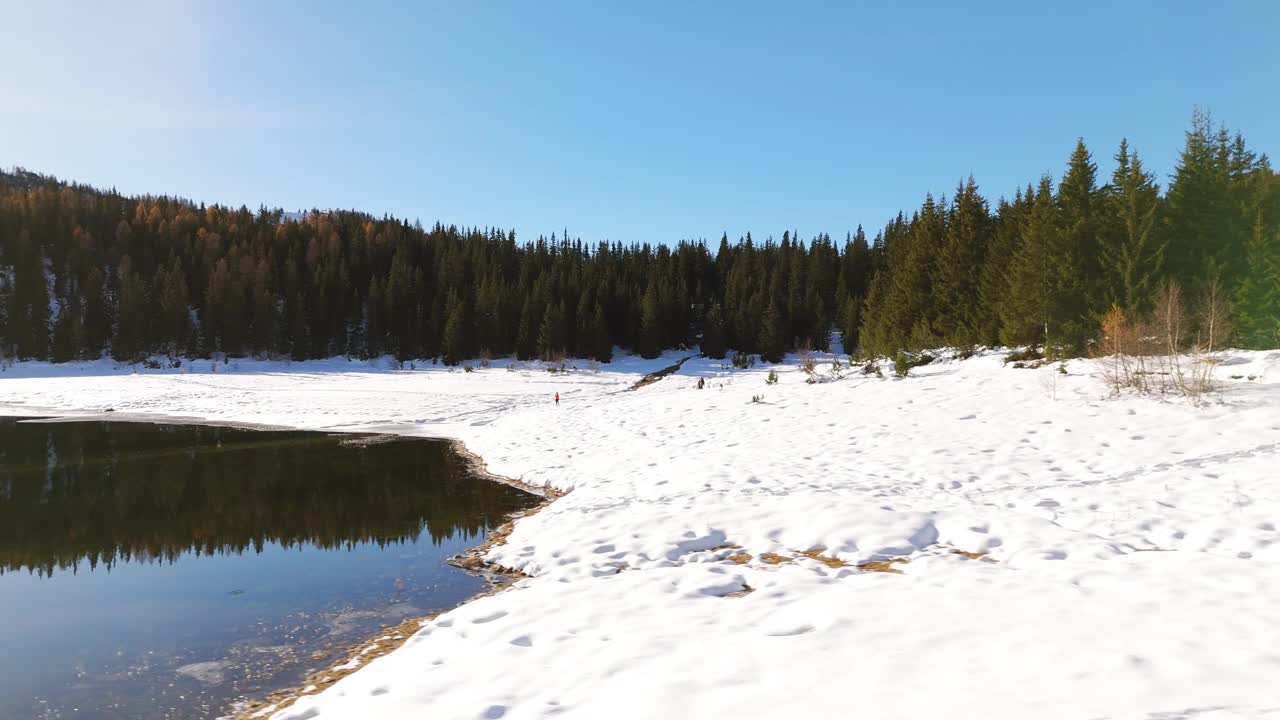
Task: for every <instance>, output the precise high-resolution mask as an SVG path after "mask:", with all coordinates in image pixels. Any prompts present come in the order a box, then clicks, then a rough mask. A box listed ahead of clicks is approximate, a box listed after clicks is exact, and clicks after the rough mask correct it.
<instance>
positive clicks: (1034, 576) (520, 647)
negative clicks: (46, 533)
mask: <svg viewBox="0 0 1280 720" xmlns="http://www.w3.org/2000/svg"><path fill="white" fill-rule="evenodd" d="M684 356H685V354H684V353H670V354H668V355H666V356H664V357H663V358H660V359H658V360H651V361H646V360H639V359H635V358H623V359H620V360H619V361H618V362H615V363H613V364H610V365H605V366H602V367H601V368H600V370H599V371H598V372H592V371H589V370H588V369H587V368H586V363H578V365H579V367H580V368H581V369H579V370H577V371H572V372H570V373H568V374H552V373H549V372H547V371H546V370H545V369H544V368H542V367H541V366H540V365H538V364H529V365H522V366H520V367H518V368H516V369H508V368H507V365H508V363H507V362H506V361H502V362H495V363H494V366H493V367H492V368H489V369H477V370H476V371H475V372H471V373H466V372H462V371H461V370H460V369H455V370H454V371H449V370H447V369H445V368H443V367H433V366H431V365H430V364H429V363H428V364H421V363H419V364H417V365H416V369H413V370H410V369H409V365H408V364H406V365H405V369H404V370H393V369H391V367H392V365H391V364H390V363H388V362H386V361H378V362H375V363H367V362H360V361H351V362H348V361H345V360H329V361H317V362H308V363H293V364H286V363H266V362H252V361H239V362H233V363H232V364H231V365H224V366H221V367H219V368H218V372H216V373H214V372H211V371H210V369H211V364H210V363H209V362H207V361H205V362H197V363H195V364H194V365H192V366H191V367H190V370H191V372H190V373H189V374H180V373H179V371H177V370H165V371H154V370H142V371H139V372H138V373H137V374H131V373H132V370H131V369H128V368H116V367H115V366H114V365H112V364H111V363H106V362H104V363H95V364H78V365H64V366H51V365H45V364H34V363H33V364H20V365H17V366H14V367H10V368H8V369H7V370H5V371H4V372H0V414H8V415H11V414H22V413H28V414H33V415H34V414H47V413H48V412H49V411H50V410H62V411H70V410H81V411H96V410H101V409H104V408H108V407H110V408H113V409H114V411H115V414H116V415H115V416H116V417H124V416H126V415H127V414H128V413H147V414H163V415H168V416H190V417H196V418H204V419H210V420H221V421H237V422H249V423H261V424H267V425H284V426H289V427H296V428H305V429H343V430H369V429H374V430H379V431H386V432H399V433H404V434H409V435H430V436H444V437H453V438H458V439H461V440H463V441H464V442H465V443H466V445H467V447H468V448H469V449H470V450H472V451H473V452H475V453H477V454H479V455H480V456H481V457H482V458H483V459H484V460H485V461H486V462H487V463H488V466H489V469H490V470H492V471H494V472H496V473H499V474H502V475H506V476H509V477H513V478H518V479H521V480H523V481H525V482H528V483H534V484H550V485H554V486H556V487H558V488H561V489H565V490H571V492H570V493H569V494H567V495H565V496H564V497H562V498H561V499H559V500H556V501H555V502H554V503H552V504H551V505H550V506H549V507H548V508H547V509H545V510H543V511H542V512H541V513H539V514H537V515H534V516H532V517H530V518H527V519H525V520H522V521H520V522H519V523H518V524H517V526H516V529H515V531H514V532H513V533H512V535H511V536H510V538H509V540H508V542H507V543H506V544H505V545H502V546H500V547H497V548H495V549H494V550H493V551H492V552H491V553H490V555H489V558H490V559H491V560H493V561H495V562H497V563H499V564H501V565H504V566H511V567H516V568H520V569H523V570H524V571H525V572H526V573H528V574H529V575H531V576H532V577H531V579H528V580H525V581H522V582H521V583H520V584H519V585H518V586H517V587H516V589H514V590H512V591H509V592H505V593H501V594H498V595H495V596H492V597H486V598H483V599H480V600H477V601H475V602H472V603H470V604H467V605H464V606H463V607H461V608H459V609H457V610H455V611H453V612H450V613H447V614H445V615H442V616H440V617H439V618H438V619H436V620H434V621H432V622H430V623H427V624H426V625H425V626H424V628H423V630H422V631H421V632H420V633H419V634H418V635H417V636H416V637H414V638H413V639H412V640H410V641H409V643H408V644H407V645H406V646H405V647H403V648H402V649H400V650H398V651H396V652H394V653H392V654H390V655H388V656H386V657H382V658H379V659H377V660H374V661H372V662H371V663H369V664H368V665H367V666H366V667H364V668H362V669H361V670H359V671H358V672H356V673H354V674H352V675H350V676H348V677H347V678H345V679H343V680H342V681H340V682H338V683H337V684H336V685H334V686H332V687H330V688H328V689H327V690H325V691H324V692H322V693H320V694H318V695H315V696H312V697H307V698H304V699H303V700H301V701H299V702H298V703H297V704H295V705H293V706H292V707H289V708H286V709H284V710H282V711H280V712H278V713H277V715H276V717H277V718H281V719H292V720H300V719H302V718H323V719H326V720H327V719H331V718H351V719H353V720H354V719H356V718H374V717H376V718H422V717H438V718H543V717H572V718H589V719H593V720H594V719H602V718H610V719H618V718H663V719H664V720H670V719H672V718H730V717H732V718H857V717H866V718H923V717H938V718H1011V719H1014V718H1016V719H1018V720H1022V719H1024V718H1102V717H1106V718H1175V717H1177V718H1182V717H1185V718H1197V719H1201V718H1253V717H1278V718H1280V531H1278V530H1277V528H1278V527H1280V353H1277V352H1270V353H1267V352H1257V353H1245V352H1233V353H1229V354H1228V356H1227V359H1226V362H1225V363H1224V364H1223V365H1222V366H1221V367H1219V369H1218V371H1217V374H1218V378H1219V379H1220V380H1222V384H1223V389H1222V390H1221V392H1220V393H1217V394H1216V395H1214V396H1213V397H1211V398H1210V399H1209V400H1208V401H1207V403H1206V404H1205V405H1204V406H1202V407H1193V406H1192V405H1190V404H1189V403H1187V402H1185V401H1183V400H1178V399H1169V400H1160V399H1151V398H1133V397H1126V398H1122V399H1111V398H1109V397H1108V392H1107V390H1106V388H1105V386H1104V385H1103V383H1102V381H1101V379H1100V378H1099V377H1098V375H1097V371H1098V368H1097V366H1096V365H1095V364H1094V363H1092V362H1089V361H1074V362H1071V363H1069V364H1068V365H1067V366H1066V367H1067V371H1068V374H1067V375H1062V374H1060V373H1059V372H1058V370H1057V368H1056V366H1050V367H1046V368H1042V369H1037V370H1017V369H1012V368H1006V367H1004V366H1003V365H1002V363H1001V356H1000V355H998V354H995V353H989V354H982V355H979V356H978V357H975V358H972V359H970V360H965V361H954V360H953V361H942V362H938V363H934V364H932V365H928V366H925V367H921V368H917V369H914V370H912V373H911V377H909V378H906V379H904V380H895V379H891V378H886V379H881V378H877V377H874V376H870V377H868V376H863V375H862V374H861V373H860V372H857V371H853V372H850V373H848V374H847V375H846V376H845V377H844V379H842V380H839V381H835V382H824V383H820V384H813V385H810V384H806V383H805V382H804V378H805V376H804V374H803V373H802V372H801V371H800V369H799V365H798V361H797V360H796V359H795V358H789V359H788V363H787V364H785V365H783V366H778V367H776V369H777V371H778V376H779V378H780V382H779V383H778V384H777V385H766V383H765V377H766V375H767V373H768V371H769V367H768V366H758V367H756V368H754V369H752V370H748V371H734V370H726V369H722V368H721V362H720V361H712V360H705V359H698V358H694V359H691V360H689V361H688V362H686V363H685V364H684V365H683V367H682V368H681V369H680V370H679V371H678V372H677V373H676V374H674V375H671V376H669V377H667V378H665V379H663V380H661V381H659V382H657V383H655V384H652V385H649V386H647V387H644V388H642V389H639V390H637V391H629V390H628V388H629V387H630V386H631V385H632V384H633V383H634V382H635V381H636V380H637V379H639V378H640V377H641V375H642V374H643V373H645V372H649V371H652V370H656V369H658V368H661V367H664V366H666V365H670V364H672V363H673V362H675V361H676V360H678V359H680V358H681V357H684ZM819 357H820V358H821V359H820V362H819V367H818V371H819V372H820V373H821V374H826V373H827V372H828V370H829V369H830V360H829V358H828V357H826V356H819ZM886 374H887V375H891V373H889V372H888V368H886ZM1232 376H1239V377H1238V378H1237V379H1233V378H1232ZM1251 376H1252V378H1253V379H1249V378H1250V377H1251ZM699 377H704V378H706V380H707V387H706V389H704V390H697V389H695V385H696V382H697V378H699ZM557 391H558V392H559V393H560V395H561V402H560V404H559V406H557V405H556V404H554V402H553V401H552V396H553V394H554V393H555V392H557ZM753 395H763V396H764V397H763V402H761V403H753V402H752V396H753ZM819 548H822V549H823V550H822V551H821V553H820V555H821V556H822V557H823V558H829V559H834V560H839V561H841V562H842V563H844V566H843V567H832V566H834V565H840V564H841V563H837V562H830V563H824V562H820V561H818V560H814V559H810V558H807V557H804V556H801V555H800V552H801V551H812V550H817V549H819ZM956 551H964V552H965V553H971V554H977V553H984V555H983V556H982V557H981V558H978V559H972V558H970V557H969V556H968V555H965V554H960V553H957V552H956ZM769 553H773V554H776V555H777V556H780V557H781V558H787V559H788V561H787V562H782V563H779V564H772V563H769V562H765V561H764V560H762V559H761V557H762V556H765V557H766V558H769V559H773V560H776V559H778V558H774V557H772V556H770V555H768V554H769ZM814 554H817V553H814ZM731 556H732V557H734V559H730V557H731ZM746 556H750V558H749V559H747V558H746ZM890 558H904V559H907V560H909V562H906V563H899V564H895V565H893V566H892V567H893V568H894V569H897V570H899V571H900V572H899V573H897V574H891V573H883V572H870V571H866V570H863V569H859V568H858V564H859V563H863V562H867V561H877V560H887V559H890ZM743 560H745V562H739V561H743ZM745 588H750V589H751V590H752V591H751V592H747V593H744V592H743V591H744V589H745Z"/></svg>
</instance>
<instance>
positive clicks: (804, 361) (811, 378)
mask: <svg viewBox="0 0 1280 720" xmlns="http://www.w3.org/2000/svg"><path fill="white" fill-rule="evenodd" d="M800 369H801V370H803V371H804V374H805V382H807V383H809V384H810V385H812V384H813V383H816V382H818V361H817V360H816V359H815V358H814V357H813V342H812V341H810V340H805V341H804V343H803V344H802V345H801V346H800Z"/></svg>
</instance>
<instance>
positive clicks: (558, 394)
mask: <svg viewBox="0 0 1280 720" xmlns="http://www.w3.org/2000/svg"><path fill="white" fill-rule="evenodd" d="M556 404H557V405H559V404H560V393H558V392H557V393H556Z"/></svg>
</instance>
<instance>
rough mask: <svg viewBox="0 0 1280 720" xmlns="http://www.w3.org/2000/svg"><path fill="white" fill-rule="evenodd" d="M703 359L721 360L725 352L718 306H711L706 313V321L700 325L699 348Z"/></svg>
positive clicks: (722, 321) (722, 323)
mask: <svg viewBox="0 0 1280 720" xmlns="http://www.w3.org/2000/svg"><path fill="white" fill-rule="evenodd" d="M700 349H701V350H702V354H703V356H704V357H709V358H712V359H714V360H723V359H724V356H725V352H726V347H725V342H724V320H723V319H722V318H721V313H720V306H719V305H712V306H711V309H710V310H708V311H707V317H706V320H705V321H703V324H702V343H701V348H700Z"/></svg>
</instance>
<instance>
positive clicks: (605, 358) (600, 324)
mask: <svg viewBox="0 0 1280 720" xmlns="http://www.w3.org/2000/svg"><path fill="white" fill-rule="evenodd" d="M591 326H592V341H591V357H593V358H594V359H596V360H597V361H599V362H602V363H607V362H610V361H612V360H613V340H612V339H610V337H609V321H608V318H607V316H606V315H605V312H604V306H603V305H601V304H600V303H599V302H597V303H596V304H595V308H594V310H593V312H592V323H591Z"/></svg>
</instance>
